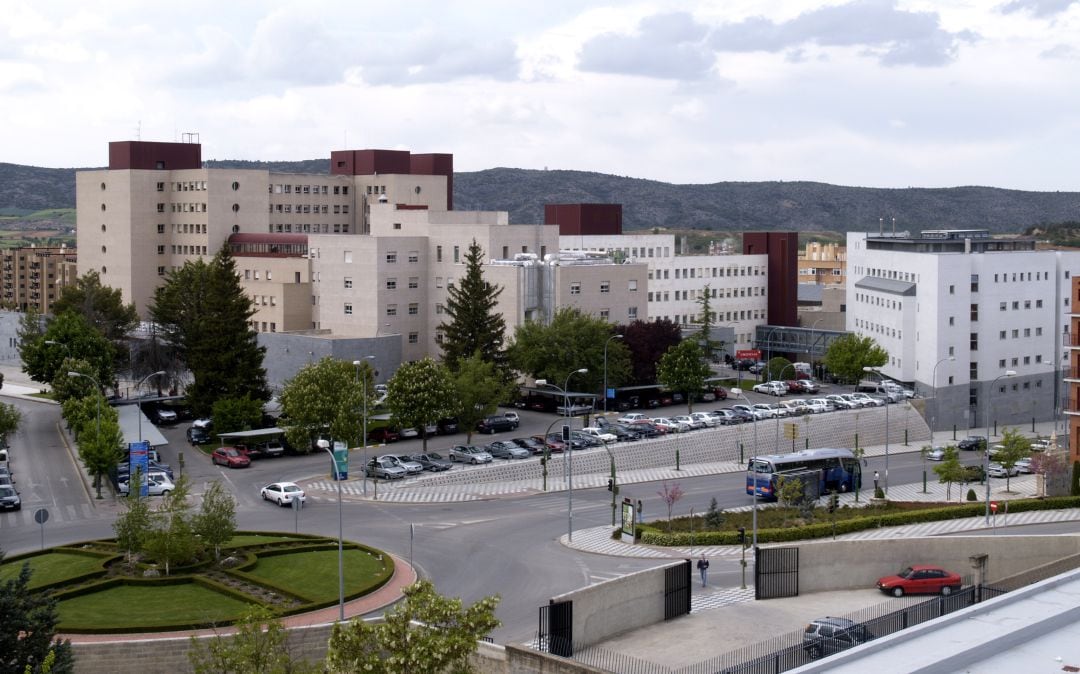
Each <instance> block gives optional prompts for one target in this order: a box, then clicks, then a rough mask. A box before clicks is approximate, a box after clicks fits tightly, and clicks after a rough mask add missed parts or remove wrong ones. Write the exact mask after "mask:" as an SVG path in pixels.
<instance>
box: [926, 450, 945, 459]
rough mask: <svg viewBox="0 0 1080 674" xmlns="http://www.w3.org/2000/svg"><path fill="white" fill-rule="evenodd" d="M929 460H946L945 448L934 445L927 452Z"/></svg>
mask: <svg viewBox="0 0 1080 674" xmlns="http://www.w3.org/2000/svg"><path fill="white" fill-rule="evenodd" d="M926 460H927V461H944V460H945V448H944V447H933V448H931V449H929V450H928V451H927V452H926Z"/></svg>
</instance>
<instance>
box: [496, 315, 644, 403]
mask: <svg viewBox="0 0 1080 674" xmlns="http://www.w3.org/2000/svg"><path fill="white" fill-rule="evenodd" d="M613 330H614V328H613V326H612V325H611V324H610V323H608V322H607V321H604V320H602V319H600V318H596V317H593V316H589V315H587V314H584V313H582V312H581V311H580V310H579V309H576V308H573V307H564V308H562V309H559V310H558V311H557V312H555V316H554V317H553V318H552V319H551V323H548V324H546V325H545V324H543V323H541V322H539V321H526V323H525V324H524V325H522V326H520V327H519V328H518V330H517V332H516V333H515V334H514V341H513V343H512V344H511V345H510V348H509V350H508V352H509V354H510V362H511V363H512V364H513V366H514V369H516V370H518V371H520V372H523V373H526V374H529V375H531V376H532V377H534V378H536V379H546V380H547V381H549V382H551V383H552V384H555V385H557V386H560V387H561V386H562V385H563V384H564V383H565V382H566V377H567V375H569V374H570V373H571V372H574V371H576V370H579V369H581V368H586V369H588V372H586V373H582V374H576V375H574V380H573V382H571V387H572V388H573V389H574V390H577V391H589V392H592V391H600V390H601V388H603V381H604V344H605V343H607V339H608V337H610V336H611V335H612V334H615V333H614V332H613ZM629 371H630V353H629V350H628V349H627V348H626V346H625V345H624V344H622V340H612V341H611V342H610V343H609V344H608V385H609V386H618V385H619V384H620V383H621V382H624V381H626V379H627V375H628V374H629Z"/></svg>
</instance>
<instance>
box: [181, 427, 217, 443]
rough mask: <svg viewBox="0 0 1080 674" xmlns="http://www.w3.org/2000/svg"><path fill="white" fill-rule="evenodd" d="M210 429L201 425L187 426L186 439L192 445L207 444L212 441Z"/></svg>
mask: <svg viewBox="0 0 1080 674" xmlns="http://www.w3.org/2000/svg"><path fill="white" fill-rule="evenodd" d="M213 439H214V438H213V436H211V435H210V431H209V430H208V429H207V428H204V427H202V426H194V425H192V426H189V427H188V429H187V441H188V442H189V443H191V444H192V445H208V444H210V443H211V442H213Z"/></svg>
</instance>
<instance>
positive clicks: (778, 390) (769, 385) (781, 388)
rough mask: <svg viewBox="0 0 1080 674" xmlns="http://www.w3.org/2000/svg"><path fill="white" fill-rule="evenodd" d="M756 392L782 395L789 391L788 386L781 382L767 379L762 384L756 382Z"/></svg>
mask: <svg viewBox="0 0 1080 674" xmlns="http://www.w3.org/2000/svg"><path fill="white" fill-rule="evenodd" d="M754 393H764V394H766V395H771V396H782V395H784V394H785V393H787V386H785V385H784V384H783V383H780V382H772V381H765V382H762V383H760V384H754Z"/></svg>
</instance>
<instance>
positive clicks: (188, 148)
mask: <svg viewBox="0 0 1080 674" xmlns="http://www.w3.org/2000/svg"><path fill="white" fill-rule="evenodd" d="M197 168H202V145H200V144H199V143H156V142H151V141H142V140H121V141H115V142H111V143H109V170H111V171H123V170H126V169H139V170H147V171H175V170H177V169H197Z"/></svg>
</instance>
